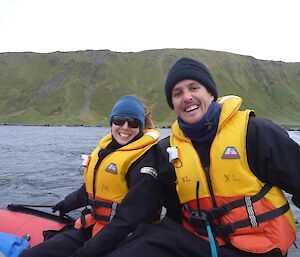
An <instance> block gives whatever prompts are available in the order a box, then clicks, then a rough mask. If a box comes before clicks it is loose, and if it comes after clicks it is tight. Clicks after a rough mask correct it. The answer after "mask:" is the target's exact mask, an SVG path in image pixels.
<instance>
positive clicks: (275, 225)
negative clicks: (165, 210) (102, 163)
mask: <svg viewBox="0 0 300 257" xmlns="http://www.w3.org/2000/svg"><path fill="white" fill-rule="evenodd" d="M165 94H166V98H167V102H168V104H169V106H170V108H171V109H172V110H174V112H175V113H176V114H177V115H178V118H177V121H175V122H174V124H173V126H172V130H171V135H170V137H168V138H166V139H163V140H162V141H161V142H160V143H159V144H160V146H161V148H162V149H163V153H164V152H168V154H165V155H164V156H165V159H168V160H167V161H169V162H170V163H171V164H172V165H171V166H170V165H166V162H167V161H165V163H163V165H162V166H163V167H161V169H160V179H161V180H162V181H164V183H167V184H168V185H170V184H172V183H173V184H174V186H175V183H174V181H171V180H169V181H166V178H169V176H168V174H170V173H174V172H175V174H176V191H177V195H176V196H174V197H173V199H176V197H177V196H178V198H179V200H178V201H179V202H180V206H181V208H180V209H181V220H180V222H179V223H178V222H175V221H173V220H172V219H170V218H165V219H163V220H162V222H161V224H158V225H150V226H146V225H141V226H140V227H139V229H137V230H136V232H135V233H133V235H132V236H131V238H129V239H128V241H127V243H125V244H124V245H123V247H121V248H119V249H118V250H116V251H115V252H114V253H113V254H111V255H110V256H114V257H117V256H122V257H124V256H139V257H140V256H184V257H185V256H186V257H191V256H228V257H229V256H230V257H235V256H248V257H250V256H264V257H267V256H270V257H271V256H272V257H274V256H276V257H279V256H286V254H287V251H288V249H289V247H290V246H291V245H292V244H293V242H294V241H295V238H296V229H295V222H294V218H293V215H292V213H291V210H290V208H289V205H288V202H287V200H286V199H285V196H284V194H283V192H282V191H281V189H283V190H285V191H286V192H288V193H290V194H292V195H293V198H292V199H293V201H294V203H295V204H296V205H297V206H298V207H300V168H299V167H300V158H299V157H300V147H299V145H298V144H296V143H295V142H294V141H293V140H292V139H290V138H289V136H288V134H287V133H286V132H285V131H284V130H283V129H281V128H280V127H278V126H276V125H275V124H273V123H272V122H270V121H268V120H266V119H262V118H258V117H255V114H254V112H253V111H251V110H246V111H239V108H240V106H241V104H242V99H241V98H240V97H237V96H227V97H222V98H220V99H217V88H216V84H215V82H214V80H213V78H212V76H211V74H210V72H209V70H208V69H207V68H206V66H204V65H203V64H202V63H200V62H198V61H196V60H193V59H190V58H182V59H180V60H178V61H177V62H176V63H175V64H174V65H173V67H172V68H171V70H170V71H169V74H168V77H167V80H166V83H165ZM170 177H171V176H170ZM169 201H171V200H170V199H169Z"/></svg>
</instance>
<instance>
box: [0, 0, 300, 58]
mask: <svg viewBox="0 0 300 257" xmlns="http://www.w3.org/2000/svg"><path fill="white" fill-rule="evenodd" d="M164 48H178V49H182V48H192V49H206V50H216V51H224V52H230V53H235V54H241V55H248V56H253V57H254V58H256V59H262V60H274V61H284V62H300V49H299V48H300V1H299V0H205V1H204V0H147V1H146V0H0V53H1V52H37V53H49V52H56V51H62V52H68V51H79V50H104V49H108V50H111V51H117V52H140V51H144V50H152V49H164Z"/></svg>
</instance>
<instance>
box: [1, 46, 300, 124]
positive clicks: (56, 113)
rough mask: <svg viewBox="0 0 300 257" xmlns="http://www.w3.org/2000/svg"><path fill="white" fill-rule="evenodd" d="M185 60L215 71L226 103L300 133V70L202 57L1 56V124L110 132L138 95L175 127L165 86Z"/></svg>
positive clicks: (160, 53)
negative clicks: (125, 99) (236, 101)
mask: <svg viewBox="0 0 300 257" xmlns="http://www.w3.org/2000/svg"><path fill="white" fill-rule="evenodd" d="M183 56H188V57H192V58H195V59H198V60H200V61H202V62H203V63H204V64H206V65H207V66H208V68H209V69H210V70H211V72H212V75H213V77H214V79H215V81H216V83H217V86H218V92H219V95H220V96H221V95H228V94H235V95H239V96H241V97H242V98H243V99H244V105H243V108H248V107H251V108H253V109H254V110H255V111H256V113H257V115H258V116H264V117H267V118H269V119H272V120H273V121H274V122H275V123H277V124H280V125H284V126H289V127H297V126H300V115H299V114H300V63H284V62H275V61H263V60H257V59H255V58H253V57H250V56H242V55H237V54H231V53H226V52H217V51H208V50H197V49H163V50H150V51H143V52H139V53H119V52H111V51H109V50H99V51H91V50H87V51H78V52H54V53H48V54H40V53H30V52H28V53H1V54H0V92H1V94H0V123H22V124H66V125H67V124H74V125H76V124H77V125H78V124H83V125H103V126H107V125H108V122H107V117H108V115H109V113H110V110H111V107H112V105H113V104H114V102H115V101H116V100H117V99H118V98H119V97H120V96H121V95H124V94H134V95H136V96H138V97H142V98H143V99H144V100H145V102H146V103H147V105H150V106H151V107H152V109H153V112H152V113H153V118H154V120H155V121H156V124H157V125H160V126H162V125H170V124H171V123H172V121H173V120H174V117H175V116H174V115H173V114H172V113H171V112H170V109H169V107H168V106H167V104H166V101H165V96H164V89H163V85H164V82H165V79H166V74H167V72H168V70H169V68H170V67H171V65H172V64H173V63H174V62H175V61H176V60H177V59H178V58H180V57H183Z"/></svg>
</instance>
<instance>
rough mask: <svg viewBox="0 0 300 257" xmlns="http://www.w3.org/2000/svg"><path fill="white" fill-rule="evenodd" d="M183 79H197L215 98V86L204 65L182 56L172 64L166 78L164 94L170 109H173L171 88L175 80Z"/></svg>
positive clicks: (216, 93) (216, 94) (216, 95)
mask: <svg viewBox="0 0 300 257" xmlns="http://www.w3.org/2000/svg"><path fill="white" fill-rule="evenodd" d="M185 79H192V80H195V81H198V82H199V83H200V84H202V85H203V86H205V87H206V89H207V91H208V92H210V93H211V94H212V95H213V96H214V100H217V98H218V92H217V86H216V84H215V82H214V80H213V78H212V76H211V75H210V73H209V71H208V69H207V68H206V66H205V65H204V64H202V63H200V62H198V61H196V60H193V59H191V58H187V57H184V58H181V59H179V60H178V61H177V62H176V63H175V64H174V65H173V66H172V68H171V69H170V71H169V74H168V77H167V80H166V84H165V94H166V98H167V101H168V104H169V106H170V107H171V109H174V107H173V103H172V89H173V88H174V86H175V85H176V83H177V82H179V81H181V80H185Z"/></svg>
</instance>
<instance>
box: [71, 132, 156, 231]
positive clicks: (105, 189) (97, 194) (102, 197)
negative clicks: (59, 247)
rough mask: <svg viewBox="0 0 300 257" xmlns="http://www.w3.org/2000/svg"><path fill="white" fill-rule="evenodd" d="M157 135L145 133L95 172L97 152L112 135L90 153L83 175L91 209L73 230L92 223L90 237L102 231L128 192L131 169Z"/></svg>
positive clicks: (106, 137)
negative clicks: (91, 234)
mask: <svg viewBox="0 0 300 257" xmlns="http://www.w3.org/2000/svg"><path fill="white" fill-rule="evenodd" d="M159 136H160V134H159V132H158V131H156V130H154V129H148V130H145V131H144V135H143V136H142V137H141V138H140V139H138V140H136V141H134V142H132V143H130V144H128V145H125V146H123V147H121V148H119V149H117V150H116V151H115V152H112V153H111V154H109V155H107V156H106V157H105V158H104V159H103V160H102V161H101V163H100V165H99V166H98V168H96V170H95V166H96V164H97V162H98V153H99V151H100V150H101V149H105V148H106V147H107V146H108V145H109V143H110V142H111V141H112V135H111V134H109V135H107V136H105V137H104V138H103V139H102V140H101V141H100V142H99V146H98V147H97V148H96V149H95V150H94V151H93V152H92V153H91V155H90V156H89V160H88V162H87V166H86V169H85V172H84V174H83V177H84V181H85V186H86V192H87V193H88V196H89V202H90V204H91V206H92V208H93V211H92V214H87V215H85V221H84V223H85V224H82V223H83V222H82V220H80V219H78V220H77V221H76V224H75V227H76V228H80V227H81V226H82V225H84V226H85V227H88V226H90V225H92V224H94V227H93V235H95V234H96V233H97V232H98V231H99V230H100V229H102V228H103V227H104V226H105V225H106V224H107V223H108V222H109V221H110V220H111V219H112V217H113V215H114V213H115V211H116V208H117V205H118V204H120V203H121V202H122V200H123V198H124V197H125V196H126V194H127V193H128V186H127V182H126V174H127V172H128V170H129V168H130V166H131V165H132V164H133V163H134V162H135V161H136V160H137V159H138V158H140V157H141V156H142V155H143V154H144V153H145V152H146V151H147V150H149V149H150V148H151V146H153V145H154V144H155V143H157V141H158V138H159Z"/></svg>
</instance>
